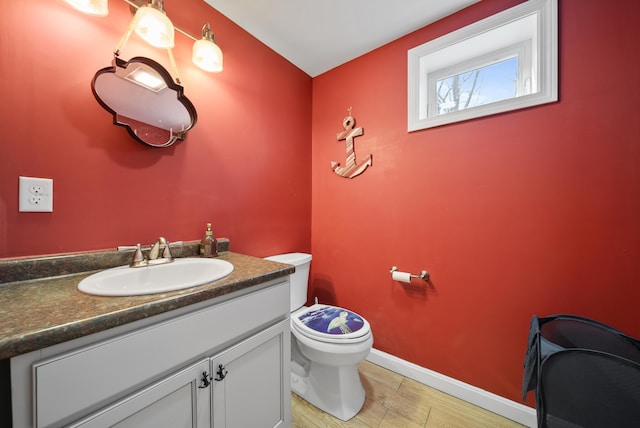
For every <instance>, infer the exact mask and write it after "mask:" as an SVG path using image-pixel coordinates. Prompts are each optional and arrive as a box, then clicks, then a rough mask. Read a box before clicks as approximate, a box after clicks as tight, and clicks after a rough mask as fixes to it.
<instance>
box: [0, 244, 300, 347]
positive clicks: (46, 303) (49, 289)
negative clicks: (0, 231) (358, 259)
mask: <svg viewBox="0 0 640 428" xmlns="http://www.w3.org/2000/svg"><path fill="white" fill-rule="evenodd" d="M220 259H222V260H227V261H229V262H231V263H232V264H233V266H234V271H233V273H231V275H229V276H227V277H225V278H222V279H220V280H218V281H214V282H212V283H210V284H205V285H201V286H198V287H192V288H188V289H185V290H179V291H173V292H169V293H159V294H150V295H144V296H127V297H103V296H93V295H89V294H85V293H82V292H80V291H78V290H77V286H78V283H79V282H80V280H82V279H83V278H86V277H87V276H89V275H90V274H92V273H95V272H96V270H92V271H84V272H77V273H70V274H63V275H58V276H50V277H45V278H37V279H28V280H22V281H14V282H7V283H4V284H0V359H5V358H11V357H14V356H17V355H20V354H24V353H27V352H31V351H35V350H38V349H42V348H46V347H48V346H52V345H55V344H58V343H61V342H66V341H68V340H71V339H75V338H78V337H82V336H86V335H88V334H92V333H96V332H99V331H103V330H107V329H109V328H113V327H117V326H120V325H123V324H127V323H130V322H133V321H137V320H140V319H144V318H148V317H150V316H153V315H157V314H161V313H164V312H168V311H171V310H174V309H178V308H182V307H185V306H188V305H192V304H194V303H198V302H201V301H204V300H208V299H212V298H215V297H219V296H222V295H225V294H227V293H231V292H234V291H238V290H242V289H245V288H248V287H251V286H254V285H257V284H260V283H263V282H266V281H269V280H272V279H276V278H280V277H284V276H286V275H289V274H291V273H293V272H294V267H293V266H290V265H286V264H282V263H276V262H272V261H268V260H264V259H260V258H256V257H251V256H246V255H242V254H237V253H232V252H228V251H226V252H220ZM100 269H104V267H100ZM9 271H10V270H9V269H8V268H7V267H6V264H5V266H4V267H3V265H2V263H0V273H2V274H4V275H5V276H8V273H9ZM0 282H2V281H0Z"/></svg>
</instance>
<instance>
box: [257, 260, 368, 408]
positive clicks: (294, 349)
mask: <svg viewBox="0 0 640 428" xmlns="http://www.w3.org/2000/svg"><path fill="white" fill-rule="evenodd" d="M266 259H267V260H271V261H275V262H280V263H287V264H290V265H294V266H295V267H296V271H295V273H293V274H292V275H291V292H290V295H291V389H292V391H293V392H295V393H296V394H297V395H298V396H300V397H301V398H303V399H304V400H306V401H308V402H309V403H311V404H313V405H314V406H316V407H318V408H319V409H321V410H323V411H325V412H327V413H329V414H331V415H333V416H335V417H337V418H339V419H341V420H343V421H347V420H349V419H351V418H352V417H354V416H355V415H356V414H357V413H358V412H359V411H360V409H361V408H362V405H363V404H364V399H365V392H364V388H363V386H362V382H361V381H360V375H359V373H358V364H359V363H360V362H362V361H363V360H364V359H365V358H366V357H367V355H369V352H370V351H371V347H372V345H373V334H372V333H371V327H370V326H369V323H368V322H367V320H366V319H364V318H363V317H361V316H360V315H358V314H356V313H355V312H352V311H350V310H348V309H343V308H339V307H336V306H330V305H322V304H318V303H316V304H315V305H312V306H310V307H306V306H304V304H305V303H306V301H307V287H308V282H309V267H310V265H311V255H310V254H304V253H289V254H280V255H277V256H271V257H267V258H266Z"/></svg>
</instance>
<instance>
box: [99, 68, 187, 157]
mask: <svg viewBox="0 0 640 428" xmlns="http://www.w3.org/2000/svg"><path fill="white" fill-rule="evenodd" d="M132 63H142V64H145V65H147V66H149V67H151V68H152V69H153V70H154V71H155V72H157V73H158V75H160V77H162V79H163V80H164V82H165V83H166V85H167V87H168V88H169V89H171V90H173V91H175V92H176V99H177V101H179V102H180V103H181V104H182V105H183V106H184V107H185V109H186V110H187V112H188V113H189V116H190V117H191V124H190V126H189V127H188V128H186V129H184V130H182V131H180V132H179V133H177V134H172V135H171V137H170V139H169V141H167V143H165V144H163V145H157V144H151V143H149V142H147V141H144V140H143V139H142V138H141V137H139V136H138V135H137V134H136V130H135V129H134V128H132V127H131V126H130V124H128V123H124V122H120V121H119V120H118V112H116V111H115V110H113V109H112V108H111V107H110V106H109V105H107V104H106V103H105V102H104V101H103V100H102V99H101V98H100V96H99V95H98V93H97V92H96V89H95V82H96V79H97V78H98V77H99V76H100V75H102V74H105V73H114V74H115V72H116V70H117V69H118V68H122V69H126V68H127V67H128V66H129V65H131V64H132ZM91 92H92V93H93V96H94V97H95V98H96V100H97V101H98V103H99V104H100V105H101V106H102V107H103V108H104V109H105V110H107V111H108V112H109V113H111V115H112V116H113V124H114V125H117V126H122V127H124V128H125V129H126V130H127V132H128V133H129V135H131V136H132V137H133V138H134V139H135V140H136V141H138V142H139V143H142V144H145V145H147V146H151V147H156V148H158V147H168V146H170V145H172V144H173V143H174V142H176V141H177V140H184V138H185V136H186V134H187V131H189V130H190V129H192V128H193V127H194V126H195V124H196V122H197V120H198V114H197V112H196V109H195V107H194V106H193V104H192V103H191V101H189V99H188V98H187V97H186V96H185V95H184V87H182V86H181V85H179V84H177V83H175V82H174V80H173V77H171V74H170V73H169V72H168V71H167V70H166V69H165V68H164V67H163V66H162V65H161V64H159V63H157V62H156V61H154V60H152V59H150V58H146V57H141V56H138V57H134V58H131V59H130V60H129V61H125V60H123V59H120V58H119V57H117V56H115V57H114V63H113V65H112V66H110V67H105V68H102V69H100V70H98V71H97V72H96V74H95V75H94V76H93V79H92V80H91ZM131 119H134V120H135V118H131Z"/></svg>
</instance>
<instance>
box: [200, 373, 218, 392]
mask: <svg viewBox="0 0 640 428" xmlns="http://www.w3.org/2000/svg"><path fill="white" fill-rule="evenodd" d="M212 379H213V378H212V377H211V376H209V373H207V372H202V379H200V382H202V385H201V386H199V387H198V388H200V389H204V388H206V387H208V386H209V385H211V380H212ZM216 380H217V379H216Z"/></svg>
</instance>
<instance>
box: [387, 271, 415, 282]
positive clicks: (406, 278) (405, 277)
mask: <svg viewBox="0 0 640 428" xmlns="http://www.w3.org/2000/svg"><path fill="white" fill-rule="evenodd" d="M391 278H393V280H394V281H400V282H411V274H410V273H409V272H399V271H395V272H393V273H392V274H391Z"/></svg>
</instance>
